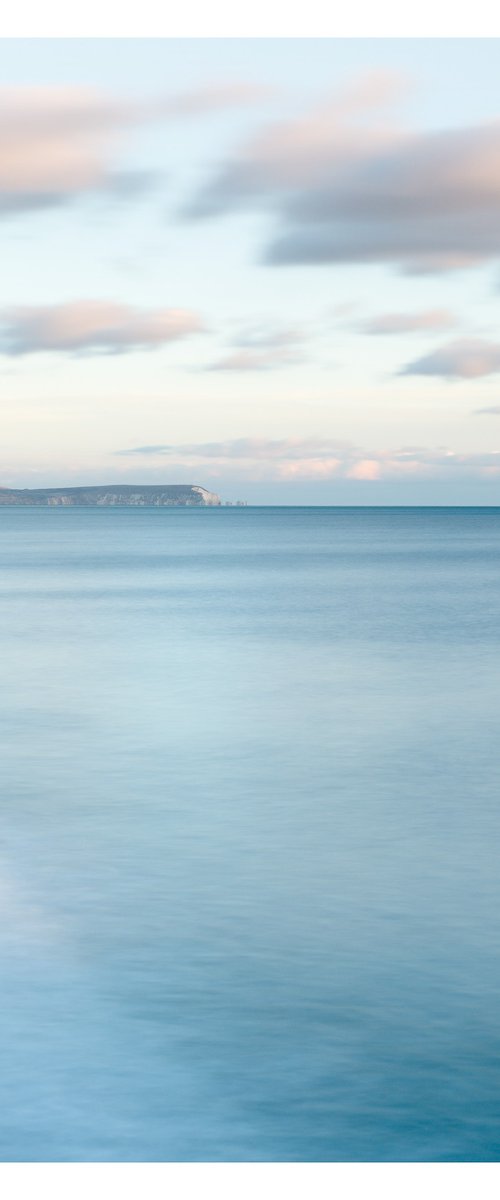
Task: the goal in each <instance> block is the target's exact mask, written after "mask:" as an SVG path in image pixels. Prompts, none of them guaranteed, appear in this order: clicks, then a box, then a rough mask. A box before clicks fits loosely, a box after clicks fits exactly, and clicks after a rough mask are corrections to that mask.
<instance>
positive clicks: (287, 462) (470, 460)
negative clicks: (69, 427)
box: [116, 438, 500, 486]
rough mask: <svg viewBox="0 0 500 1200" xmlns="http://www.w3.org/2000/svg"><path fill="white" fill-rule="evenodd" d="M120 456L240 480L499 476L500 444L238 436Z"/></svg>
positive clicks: (372, 480) (136, 450)
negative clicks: (461, 446) (374, 443)
mask: <svg viewBox="0 0 500 1200" xmlns="http://www.w3.org/2000/svg"><path fill="white" fill-rule="evenodd" d="M116 453H117V454H118V455H119V456H120V457H133V458H136V459H137V458H143V459H146V460H153V461H154V460H161V459H163V458H168V459H169V462H170V463H171V464H173V463H175V464H178V465H179V466H184V467H186V466H187V465H188V464H189V467H192V468H196V469H197V468H203V469H204V470H205V471H206V472H208V474H209V475H210V476H211V477H226V478H233V479H234V477H235V476H237V477H238V479H241V480H248V481H250V480H257V479H259V480H269V481H271V480H278V481H280V480H282V481H286V480H292V479H295V480H311V481H313V480H316V481H318V480H328V479H334V478H335V479H344V480H346V481H348V482H349V481H358V482H364V483H366V484H367V485H373V486H376V485H377V483H378V481H379V480H398V479H404V478H408V479H409V478H411V479H415V480H419V479H421V480H422V481H425V480H446V479H449V478H450V473H452V474H453V476H454V477H455V478H458V479H471V478H472V479H477V480H481V479H487V478H490V477H495V478H496V477H497V476H498V478H499V479H500V450H496V451H495V450H492V451H490V452H488V453H483V454H480V453H479V454H458V453H454V452H453V451H452V450H449V449H447V448H445V447H438V448H436V449H432V448H426V447H422V446H414V447H411V446H403V447H400V448H398V449H382V450H381V449H375V450H373V449H372V450H367V449H366V447H360V446H355V445H352V444H351V443H348V442H343V441H337V440H336V439H335V438H276V439H267V438H237V439H234V440H228V441H222V442H186V443H182V444H180V445H175V444H174V443H164V444H163V443H160V444H158V445H150V446H135V447H133V448H132V449H128V450H119V451H116Z"/></svg>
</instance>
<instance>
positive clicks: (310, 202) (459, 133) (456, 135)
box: [185, 75, 500, 273]
mask: <svg viewBox="0 0 500 1200" xmlns="http://www.w3.org/2000/svg"><path fill="white" fill-rule="evenodd" d="M398 89H399V91H398ZM400 89H401V79H400V80H399V81H398V80H396V81H394V80H392V79H391V77H390V76H383V75H382V76H380V77H378V80H377V78H376V79H375V80H374V79H373V78H372V79H371V80H370V78H369V79H368V80H364V81H363V80H360V81H359V82H358V85H357V87H356V86H355V85H354V86H353V88H351V91H350V92H344V93H343V94H341V95H338V96H336V97H333V98H330V99H329V100H327V101H326V102H325V103H323V104H322V105H321V106H319V107H316V108H315V109H313V110H312V111H311V112H309V113H307V114H306V115H305V116H302V117H298V118H295V119H293V120H290V121H282V122H279V123H276V122H275V123H273V124H272V125H268V126H267V127H265V128H263V129H262V130H261V132H260V133H259V134H257V136H256V137H254V138H253V139H252V140H251V141H249V142H248V143H247V144H246V145H243V146H242V147H241V148H240V150H239V152H237V153H236V154H235V155H234V157H233V158H231V159H230V160H228V161H227V162H226V163H225V165H223V166H222V168H220V169H219V170H218V171H217V173H216V174H215V176H214V177H213V178H212V179H211V180H209V181H208V182H207V184H206V185H205V186H204V187H203V188H202V189H201V190H199V192H198V194H197V195H195V196H194V197H193V199H192V200H191V202H190V204H189V205H188V206H187V208H186V210H185V215H186V216H188V217H190V218H192V219H194V218H201V217H207V216H211V215H215V214H217V213H224V212H230V211H234V210H238V209H241V210H243V209H258V210H264V211H268V212H269V213H270V214H272V215H273V216H274V218H275V221H276V227H275V233H274V236H273V237H272V239H271V241H270V243H269V244H268V246H267V250H266V252H265V261H266V262H268V263H270V264H274V265H286V264H301V263H302V264H322V263H356V262H393V263H396V264H399V265H400V266H401V267H402V268H403V269H404V270H407V271H416V272H419V273H422V272H432V271H445V270H452V269H457V268H464V267H469V266H472V265H473V264H475V263H478V262H481V261H485V260H487V259H491V258H498V257H500V122H499V121H498V120H492V121H490V122H488V123H486V122H485V123H483V124H480V125H476V126H472V127H464V128H453V129H444V130H427V131H421V132H420V131H414V130H412V129H404V128H403V127H402V126H401V125H400V124H398V123H396V121H392V122H388V121H387V119H384V120H381V118H380V116H378V115H377V109H378V108H379V107H380V106H381V104H382V103H384V104H387V102H388V101H390V100H391V98H392V99H394V98H395V97H396V98H399V92H400ZM399 109H400V104H399V105H398V110H399ZM398 110H396V111H398Z"/></svg>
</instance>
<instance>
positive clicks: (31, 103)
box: [0, 39, 500, 504]
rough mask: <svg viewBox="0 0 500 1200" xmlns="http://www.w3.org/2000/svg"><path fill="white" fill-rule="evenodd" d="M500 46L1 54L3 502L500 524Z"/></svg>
mask: <svg viewBox="0 0 500 1200" xmlns="http://www.w3.org/2000/svg"><path fill="white" fill-rule="evenodd" d="M498 50H499V44H498V41H497V40H495V39H489V40H482V39H474V40H466V39H464V40H456V41H443V40H441V39H440V40H435V41H433V40H419V39H415V40H411V39H408V40H404V41H401V40H398V39H394V40H392V39H391V40H384V39H377V40H361V39H360V40H354V39H338V40H337V39H323V40H315V39H295V40H290V41H286V40H283V41H281V40H277V39H268V40H266V39H259V40H252V39H248V40H245V39H241V40H232V39H225V40H217V39H213V40H196V39H193V40H161V39H159V40H156V41H151V40H148V39H139V40H134V39H124V40H122V41H120V40H117V41H116V40H111V39H104V40H99V39H92V40H88V41H87V40H77V39H73V40H65V39H60V40H57V41H56V40H53V41H52V40H50V39H48V40H43V41H37V40H33V41H15V40H12V39H10V40H8V39H6V40H3V42H1V43H0V75H1V79H2V86H1V89H0V222H1V224H0V229H1V235H2V259H1V261H2V271H1V275H0V386H1V408H2V452H1V454H2V462H1V471H0V483H1V484H3V486H14V487H15V486H28V487H29V486H36V485H37V484H39V485H50V484H53V485H54V486H55V485H57V484H63V485H65V484H67V485H69V484H74V485H75V484H78V483H87V482H88V483H90V482H96V483H97V482H109V481H111V480H123V481H124V482H125V481H128V482H134V481H138V482H141V481H142V482H160V481H164V482H177V481H186V482H195V483H200V484H202V485H204V486H207V487H209V488H211V489H214V490H217V491H219V492H220V493H221V494H222V496H223V497H224V498H232V499H236V498H239V497H240V496H242V497H245V498H247V499H248V500H249V501H251V502H252V501H253V502H255V503H266V502H275V503H283V504H290V503H307V504H315V503H318V504H325V503H326V504H328V503H332V504H336V503H346V504H349V503H353V504H359V503H366V504H379V503H383V504H399V503H402V504H405V503H425V504H432V503H439V504H441V503H449V504H469V503H479V504H481V503H485V504H496V503H498V498H499V494H500V492H499V482H500V329H499V327H498V300H499V290H500V125H499V124H498V118H499V112H500V82H499V79H498V70H497V65H498Z"/></svg>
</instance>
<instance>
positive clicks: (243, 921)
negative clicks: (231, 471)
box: [0, 507, 500, 1162]
mask: <svg viewBox="0 0 500 1200" xmlns="http://www.w3.org/2000/svg"><path fill="white" fill-rule="evenodd" d="M499 618H500V508H271V507H269V508H266V507H259V508H257V507H248V508H230V507H228V508H220V509H214V508H207V509H195V508H66V509H65V508H49V509H46V508H8V509H7V508H2V509H0V675H1V690H0V708H1V716H0V772H1V800H0V1157H1V1158H2V1160H3V1161H10V1162H33V1161H36V1162H45V1161H51V1162H61V1161H62V1162H65V1161H68V1162H75V1161H78V1162H85V1161H94V1162H96V1161H97V1162H103V1161H114V1162H130V1161H139V1162H145V1161H151V1162H193V1161H202V1162H255V1161H260V1162H276V1161H279V1162H289V1161H294V1162H297V1161H303V1162H367V1161H370V1162H392V1161H396V1162H405V1161H406V1162H407V1161H412V1162H413V1161H431V1162H451V1161H455V1162H456V1161H460V1162H462V1161H499V1160H500V786H499V785H500V769H499V745H500V739H499V724H500V722H499V711H500V678H499V665H500V664H499V651H500V619H499Z"/></svg>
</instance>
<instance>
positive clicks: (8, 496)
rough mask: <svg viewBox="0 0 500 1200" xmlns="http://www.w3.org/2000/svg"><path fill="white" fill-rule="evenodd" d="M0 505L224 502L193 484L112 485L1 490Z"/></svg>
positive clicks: (196, 505)
mask: <svg viewBox="0 0 500 1200" xmlns="http://www.w3.org/2000/svg"><path fill="white" fill-rule="evenodd" d="M0 504H10V505H19V504H22V505H32V506H33V505H35V506H37V507H43V506H45V507H55V506H56V505H63V506H66V507H69V506H71V505H78V506H82V507H84V508H91V507H95V506H97V507H104V506H106V505H109V506H112V505H128V506H133V507H140V506H141V505H154V506H155V507H158V508H163V507H170V508H172V507H187V508H207V507H214V506H217V505H220V504H221V500H220V496H217V494H216V493H215V492H207V490H206V488H203V487H199V486H198V484H193V483H168V484H146V485H145V486H142V485H141V484H122V483H110V484H107V485H105V486H102V487H69V488H2V487H0Z"/></svg>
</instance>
